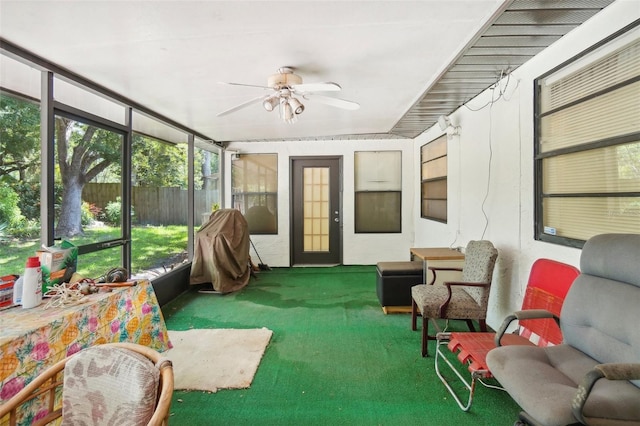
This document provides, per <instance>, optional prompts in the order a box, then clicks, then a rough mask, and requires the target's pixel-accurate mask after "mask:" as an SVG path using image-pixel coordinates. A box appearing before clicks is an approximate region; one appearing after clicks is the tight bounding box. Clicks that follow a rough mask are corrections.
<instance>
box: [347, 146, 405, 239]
mask: <svg viewBox="0 0 640 426" xmlns="http://www.w3.org/2000/svg"><path fill="white" fill-rule="evenodd" d="M359 153H363V154H389V153H393V154H395V155H398V157H399V158H398V161H399V162H400V165H399V168H398V173H399V174H400V176H398V182H399V186H398V188H399V189H397V190H395V189H358V188H359V187H361V186H363V185H364V183H363V182H358V177H359V174H358V172H357V171H356V167H357V162H358V160H357V156H358V154H359ZM353 162H354V167H353V169H354V186H353V187H354V191H353V213H354V216H353V217H354V220H353V232H354V234H400V233H402V151H401V150H385V151H380V150H377V151H355V152H354V154H353ZM385 195H387V196H388V195H391V196H395V197H397V198H398V204H397V206H398V207H397V209H398V211H397V212H396V213H397V219H398V223H397V228H394V229H389V230H383V231H376V230H371V229H363V228H364V226H363V225H362V224H360V223H359V222H358V219H359V217H360V212H359V209H358V207H359V205H360V203H359V202H358V200H359V199H360V198H361V197H367V196H373V197H376V196H385ZM369 212H370V210H369Z"/></svg>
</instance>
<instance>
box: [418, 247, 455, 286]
mask: <svg viewBox="0 0 640 426" xmlns="http://www.w3.org/2000/svg"><path fill="white" fill-rule="evenodd" d="M411 259H412V260H413V259H421V260H422V265H423V268H422V270H423V278H424V283H425V284H428V283H429V281H427V278H428V272H429V270H428V267H429V265H428V263H429V262H433V261H461V260H464V253H462V252H460V251H458V250H454V249H451V248H448V247H425V248H417V247H413V248H411Z"/></svg>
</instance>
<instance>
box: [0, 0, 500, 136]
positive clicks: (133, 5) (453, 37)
mask: <svg viewBox="0 0 640 426" xmlns="http://www.w3.org/2000/svg"><path fill="white" fill-rule="evenodd" d="M506 3H511V2H510V1H506V2H505V1H502V0H423V1H350V0H344V1H255V2H253V1H251V2H250V1H211V0H209V1H189V0H179V1H177V0H173V1H150V0H147V1H80V0H79V1H63V0H49V1H30V0H0V37H2V39H3V40H6V41H8V42H10V43H12V44H15V45H17V46H19V47H20V48H22V49H25V50H27V51H29V52H31V53H33V54H35V55H37V56H40V57H42V58H43V59H45V60H47V61H50V62H52V63H54V64H56V65H58V66H60V67H62V68H65V69H67V70H69V71H71V72H73V73H75V74H77V75H79V76H81V77H83V78H85V79H87V80H90V81H92V82H94V83H96V84H97V85H99V86H102V87H104V88H107V89H109V90H110V91H113V92H116V93H119V94H121V95H122V96H124V97H126V98H128V99H130V100H132V101H134V102H135V103H137V104H139V105H142V106H144V107H146V108H148V109H150V110H152V111H155V112H157V113H159V114H161V115H163V116H166V117H169V118H171V119H172V120H174V121H175V122H177V123H179V124H181V125H182V126H185V127H187V128H189V129H192V130H193V131H196V132H198V133H200V134H201V135H205V136H206V137H208V138H211V139H213V140H215V141H219V142H225V141H234V140H274V139H275V140H278V139H292V138H318V139H322V138H334V137H339V136H341V135H351V137H353V136H354V135H355V136H357V135H362V136H363V137H367V135H374V134H386V133H388V132H390V130H391V129H392V128H393V127H394V126H395V125H396V124H397V123H398V121H399V120H400V119H401V118H402V117H403V116H404V115H405V114H406V113H407V112H408V111H409V110H410V108H411V107H412V106H413V105H414V104H416V102H418V101H419V100H420V98H421V96H422V95H423V94H424V93H425V91H426V90H427V89H428V88H429V87H430V86H431V85H432V84H433V83H434V81H435V80H436V79H437V78H438V77H439V76H440V75H441V74H442V73H443V72H444V71H445V70H446V69H447V68H448V67H449V66H450V65H451V64H452V63H453V61H454V60H455V59H456V58H457V57H458V56H459V55H460V53H461V51H463V49H465V47H467V45H468V44H469V42H470V41H471V40H473V39H474V38H476V36H477V34H478V33H479V32H480V31H481V30H483V28H484V27H486V25H487V22H489V21H490V20H492V19H494V18H495V16H494V15H495V14H496V13H497V11H499V10H501V9H504V7H505V4H506ZM282 66H291V67H294V68H295V69H296V72H297V73H298V74H299V75H301V76H302V77H303V79H304V82H305V83H313V82H324V81H332V82H336V83H338V84H340V86H342V91H341V92H337V93H335V94H334V93H329V94H328V96H336V97H340V98H343V99H347V100H350V101H354V102H357V103H359V104H360V106H361V108H360V109H359V110H356V111H347V110H341V109H337V108H333V107H330V106H327V105H324V104H321V103H317V102H312V101H307V102H305V105H306V109H305V111H304V113H303V114H301V115H300V116H299V118H298V120H297V122H296V123H294V124H287V123H284V122H283V121H282V120H281V119H280V118H279V117H278V112H277V111H274V112H267V111H265V110H264V109H263V108H262V106H261V105H260V104H259V103H255V104H252V105H250V106H248V107H246V108H243V109H240V110H238V111H237V112H234V113H232V114H229V115H225V116H222V117H217V116H216V114H217V113H219V112H221V111H224V110H227V109H229V108H231V107H233V106H235V105H238V104H241V103H243V102H245V101H248V100H250V99H252V98H255V97H257V96H261V95H263V94H264V91H263V90H262V89H259V88H252V87H239V86H228V85H221V84H218V82H236V83H246V84H255V85H266V83H267V77H268V76H269V75H270V74H273V73H275V72H276V71H277V69H278V68H279V67H282ZM497 77H498V75H496V78H497Z"/></svg>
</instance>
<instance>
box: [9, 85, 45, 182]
mask: <svg viewBox="0 0 640 426" xmlns="http://www.w3.org/2000/svg"><path fill="white" fill-rule="evenodd" d="M0 122H1V123H2V125H1V126H0V177H5V178H7V177H12V178H13V179H14V180H16V181H17V180H23V179H25V177H28V176H33V175H34V174H35V172H38V173H39V168H37V165H39V164H40V162H39V161H38V158H39V157H40V109H39V108H38V105H36V104H33V103H30V102H26V101H24V100H20V99H16V98H13V97H10V96H7V95H4V94H2V95H0ZM36 177H37V178H39V174H36Z"/></svg>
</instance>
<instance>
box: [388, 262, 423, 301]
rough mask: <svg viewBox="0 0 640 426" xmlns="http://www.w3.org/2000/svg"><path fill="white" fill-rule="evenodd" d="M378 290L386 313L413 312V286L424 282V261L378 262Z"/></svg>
mask: <svg viewBox="0 0 640 426" xmlns="http://www.w3.org/2000/svg"><path fill="white" fill-rule="evenodd" d="M377 275H378V276H377V281H376V292H377V294H378V300H379V301H380V304H381V305H382V310H383V311H384V313H385V314H386V313H388V312H411V287H413V286H414V285H417V284H422V283H423V269H422V261H407V262H378V264H377Z"/></svg>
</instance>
